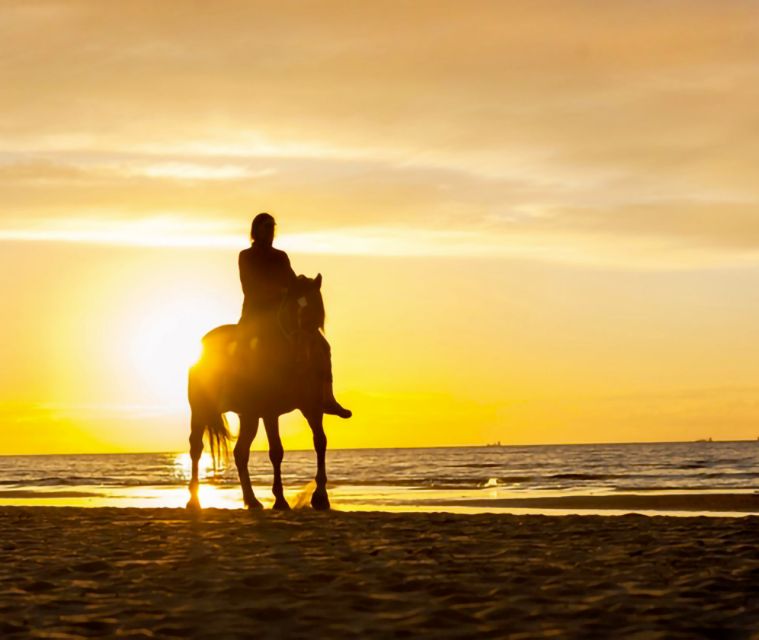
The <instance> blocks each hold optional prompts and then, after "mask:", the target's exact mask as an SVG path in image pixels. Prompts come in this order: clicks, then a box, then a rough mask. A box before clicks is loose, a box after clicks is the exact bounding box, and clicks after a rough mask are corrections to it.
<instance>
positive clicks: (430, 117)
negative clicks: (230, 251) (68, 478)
mask: <svg viewBox="0 0 759 640" xmlns="http://www.w3.org/2000/svg"><path fill="white" fill-rule="evenodd" d="M757 14H759V9H757V8H756V7H755V6H753V5H751V4H745V3H730V4H727V5H725V4H722V5H719V6H717V5H715V4H714V3H709V2H693V3H687V4H686V3H682V2H677V1H674V0H672V1H664V2H659V3H639V2H632V1H623V2H615V3H607V4H599V3H596V2H577V1H575V2H537V3H530V4H529V5H513V4H505V3H500V2H484V1H483V2H481V3H478V4H477V9H476V10H473V9H472V7H471V6H468V5H466V6H465V5H461V4H460V3H457V2H443V3H441V2H415V3H412V4H409V3H400V2H398V3H372V4H367V3H363V4H361V5H355V6H353V7H351V9H350V10H346V9H345V7H344V5H343V4H341V3H333V2H319V3H314V4H307V5H304V4H302V3H295V4H292V5H289V4H288V3H285V4H284V5H277V6H276V7H275V6H272V5H270V4H265V3H241V2H231V1H228V2H221V3H214V5H213V7H210V6H207V7H206V6H193V8H192V10H189V9H188V7H187V5H186V4H184V3H180V2H162V3H158V4H156V3H147V2H134V3H130V4H129V6H128V7H118V8H116V7H113V6H111V5H108V4H98V3H90V2H77V1H72V2H62V1H61V2H56V1H55V0H44V1H43V0H37V1H34V0H33V1H32V2H11V3H5V4H4V5H3V7H2V8H1V9H0V17H2V20H0V24H2V26H0V36H2V37H0V60H2V62H1V63H0V82H2V84H3V86H4V118H3V120H2V122H0V141H2V146H3V149H4V152H3V154H2V156H0V165H2V166H0V198H2V202H3V210H2V211H0V229H1V231H0V233H2V234H3V236H4V237H5V238H6V239H7V240H10V239H14V238H15V239H29V238H33V237H36V236H35V234H38V233H39V231H38V227H39V226H40V225H41V224H43V225H48V227H47V233H48V238H49V239H55V238H56V237H60V235H58V236H56V234H60V233H61V225H60V224H58V223H56V222H55V221H56V219H72V220H78V221H80V222H81V225H82V229H85V228H86V227H87V224H89V225H90V232H88V233H90V237H91V241H94V242H100V241H103V238H102V230H101V231H98V232H97V233H96V232H95V231H96V230H97V226H98V222H97V221H98V219H99V217H100V216H104V218H102V219H103V220H105V221H106V222H107V221H108V220H109V219H110V218H112V217H114V216H115V217H119V218H123V220H122V219H120V220H119V221H118V222H117V224H118V225H122V227H118V228H117V230H119V231H126V229H124V228H123V225H127V226H128V224H127V219H128V218H132V219H134V222H135V225H136V226H135V229H136V230H139V228H140V225H143V224H144V221H145V220H149V219H154V218H160V217H161V216H163V215H164V214H165V212H167V211H168V212H176V213H177V215H178V216H179V217H181V218H182V219H185V220H186V221H187V222H188V224H190V225H192V224H195V223H198V224H202V223H203V221H206V222H208V221H217V222H218V221H219V220H220V219H221V220H222V221H223V223H224V224H226V225H227V226H228V228H229V229H230V230H232V229H240V230H241V231H240V232H241V233H244V229H245V228H246V226H247V220H248V218H249V217H250V214H251V213H252V212H255V210H256V209H272V210H275V211H277V212H282V214H283V215H284V216H286V218H287V228H288V230H289V231H290V233H292V234H293V235H294V236H295V237H301V238H303V237H304V236H303V235H302V234H311V239H310V240H309V241H308V242H305V241H302V242H301V240H298V242H301V245H302V246H305V245H307V244H310V245H311V246H313V245H314V244H321V245H322V246H326V245H329V246H331V247H332V250H336V251H338V250H339V251H343V250H347V248H350V247H364V248H366V250H377V247H378V246H380V245H381V246H385V247H386V246H389V245H390V244H394V245H395V246H399V247H401V248H402V249H399V250H401V251H402V252H403V253H406V252H411V251H412V250H413V252H415V253H425V252H426V254H429V255H439V254H449V253H457V254H460V255H469V254H473V253H476V249H477V248H478V247H480V248H481V250H482V251H483V252H484V253H487V254H493V255H514V253H515V252H516V253H519V254H521V255H529V256H532V257H534V258H537V259H541V260H554V261H556V260H558V261H564V260H568V261H578V260H579V261H586V262H592V263H604V262H609V261H610V262H611V263H614V264H621V263H624V261H625V259H627V260H629V262H630V264H631V265H632V266H639V265H640V264H650V265H663V264H667V263H673V264H677V265H683V264H689V265H695V266H698V265H699V264H702V265H703V264H716V263H723V262H725V261H727V262H730V261H733V262H735V261H743V260H754V259H755V257H756V249H757V242H759V237H758V236H757V235H756V229H755V228H754V227H755V226H756V225H755V222H754V220H755V218H756V216H755V214H754V211H756V208H757V205H759V188H758V187H757V186H756V181H755V167H756V165H757V162H758V161H759V132H757V128H756V126H755V121H756V116H755V114H756V112H757V108H759V98H758V97H757V95H756V92H755V90H754V87H755V86H756V81H757V80H758V79H759V78H757V73H758V71H757V67H756V65H755V63H754V61H755V60H756V59H757V54H759V33H757V31H759V20H757V17H759V15H757ZM252 25H255V28H252ZM88 220H89V221H91V222H87V221H88ZM20 221H23V222H24V224H26V225H27V226H26V227H25V228H24V227H23V224H21V222H20ZM78 224H79V223H78ZM93 229H94V230H95V231H93ZM346 229H347V230H348V231H346ZM409 232H413V233H414V234H415V235H416V237H417V238H419V240H418V242H417V243H416V246H413V247H412V246H408V247H407V248H404V247H406V245H404V238H405V237H406V236H407V234H408V233H409ZM194 233H195V231H193V230H192V229H190V230H189V231H188V232H187V234H186V235H188V236H192V235H193V234H194ZM225 233H226V231H224V232H222V235H224V234H225ZM317 233H324V234H327V235H329V234H338V236H339V238H338V239H329V238H327V237H317V236H315V235H314V234H317ZM14 234H15V235H14ZM24 234H25V235H24ZM106 235H107V234H106ZM127 235H128V234H127ZM85 236H86V234H84V235H81V236H80V237H81V238H85ZM378 238H382V239H381V240H380V239H378ZM389 238H393V240H392V242H390V240H388V239H389ZM213 242H216V240H213ZM226 242H227V240H223V241H222V244H224V243H226ZM408 244H412V243H408ZM340 247H342V248H340ZM624 256H627V257H624Z"/></svg>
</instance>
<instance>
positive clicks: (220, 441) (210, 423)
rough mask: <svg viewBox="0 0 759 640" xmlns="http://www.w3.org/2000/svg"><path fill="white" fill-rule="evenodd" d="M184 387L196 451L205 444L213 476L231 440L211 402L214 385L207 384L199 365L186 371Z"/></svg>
mask: <svg viewBox="0 0 759 640" xmlns="http://www.w3.org/2000/svg"><path fill="white" fill-rule="evenodd" d="M187 386H188V389H187V391H188V399H189V401H190V411H191V412H192V425H193V431H195V429H196V428H197V431H198V432H197V435H196V437H197V442H198V446H199V448H201V449H202V442H203V440H204V439H205V440H207V442H208V448H209V449H210V451H211V459H212V461H213V470H214V473H216V471H217V469H219V468H220V467H222V463H226V461H227V458H228V457H229V441H230V440H231V439H232V434H231V433H230V431H229V423H228V422H227V418H226V416H225V415H224V414H223V413H222V412H221V411H220V410H219V406H218V402H216V401H214V397H213V396H214V395H215V394H214V393H213V389H214V387H215V385H213V384H209V376H208V372H207V370H205V367H204V363H202V362H200V363H198V364H196V365H194V366H193V367H192V368H191V369H190V375H189V379H188V385H187Z"/></svg>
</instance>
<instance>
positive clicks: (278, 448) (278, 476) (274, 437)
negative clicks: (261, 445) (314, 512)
mask: <svg viewBox="0 0 759 640" xmlns="http://www.w3.org/2000/svg"><path fill="white" fill-rule="evenodd" d="M264 428H265V429H266V437H267V438H268V440H269V460H271V466H272V469H274V482H273V483H272V485H271V492H272V493H273V494H274V507H273V508H274V509H281V510H287V509H289V508H290V505H289V504H288V503H287V500H285V492H284V490H283V488H282V458H284V457H285V450H284V448H283V447H282V439H281V438H280V437H279V418H278V417H277V416H265V417H264Z"/></svg>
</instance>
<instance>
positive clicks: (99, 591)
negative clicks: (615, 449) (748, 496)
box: [0, 507, 759, 639]
mask: <svg viewBox="0 0 759 640" xmlns="http://www.w3.org/2000/svg"><path fill="white" fill-rule="evenodd" d="M758 534H759V518H756V517H753V516H750V517H744V518H705V517H700V518H691V517H685V518H670V517H653V518H652V517H646V516H640V515H628V516H621V517H610V516H562V517H551V516H515V515H489V514H483V515H453V514H411V513H406V514H390V513H376V512H375V513H340V512H331V513H315V512H313V511H310V510H299V511H293V512H289V513H284V514H282V513H273V512H268V511H267V512H264V513H254V514H251V513H248V512H245V511H241V510H212V509H211V510H206V511H204V512H202V514H201V515H200V516H193V515H192V514H190V513H188V512H186V511H183V510H174V509H114V508H97V509H82V508H66V507H63V508H55V507H2V508H0V593H1V594H2V595H1V596H0V637H2V638H14V637H35V636H36V637H54V638H69V637H81V636H97V637H103V636H109V637H132V638H150V637H172V636H173V637H177V636H178V637H198V638H234V637H261V638H309V639H315V638H342V637H354V638H355V637H404V636H411V637H429V638H469V637H481V638H503V637H513V638H533V637H552V636H558V637H572V638H594V637H595V638H608V637H615V638H618V637H637V638H656V637H661V638H678V637H682V638H692V637H708V638H752V637H753V638H759V548H758V547H757V539H758V537H759V536H758ZM752 634H753V635H752Z"/></svg>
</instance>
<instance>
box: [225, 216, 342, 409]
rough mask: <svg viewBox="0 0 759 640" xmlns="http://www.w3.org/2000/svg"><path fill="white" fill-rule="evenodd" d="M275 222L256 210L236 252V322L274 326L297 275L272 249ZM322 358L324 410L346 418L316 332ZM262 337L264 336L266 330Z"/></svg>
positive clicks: (327, 350) (324, 342) (327, 354)
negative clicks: (247, 241) (247, 242)
mask: <svg viewBox="0 0 759 640" xmlns="http://www.w3.org/2000/svg"><path fill="white" fill-rule="evenodd" d="M275 225H276V222H275V221H274V218H273V217H272V216H271V215H269V214H268V213H259V214H258V215H257V216H256V217H255V218H254V219H253V224H252V225H251V228H250V236H251V238H252V240H253V243H252V244H251V246H250V248H248V249H245V250H243V251H241V252H240V259H239V266H240V282H241V283H242V291H243V295H244V300H243V305H242V316H241V317H240V323H239V324H240V325H242V326H245V325H247V324H249V323H250V324H254V325H255V324H257V325H259V326H261V327H265V326H269V327H272V326H276V325H275V322H276V320H275V318H276V314H277V311H278V309H279V305H280V303H281V302H282V297H283V295H284V293H285V292H286V291H287V289H289V288H290V287H291V286H292V285H293V284H294V283H295V280H296V278H297V276H296V275H295V272H294V271H293V269H292V267H291V266H290V259H289V258H288V257H287V254H286V253H285V252H284V251H280V250H279V249H275V248H274V247H273V246H272V243H273V242H274V227H275ZM318 335H319V338H318V340H319V345H320V346H321V347H322V348H321V349H320V351H321V352H322V355H323V358H324V360H325V361H324V362H323V363H322V364H323V366H322V367H320V370H323V372H324V373H323V381H322V400H323V402H324V413H329V414H332V415H336V416H340V417H341V418H350V417H351V415H352V414H351V412H350V411H349V410H348V409H346V408H344V407H343V406H341V405H340V403H339V402H338V401H337V400H335V396H334V393H333V391H332V362H331V356H330V347H329V343H328V342H327V339H326V338H325V337H324V336H323V335H322V334H321V332H319V334H318ZM262 337H263V338H264V339H265V340H266V339H267V338H269V337H267V336H266V334H263V335H262Z"/></svg>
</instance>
